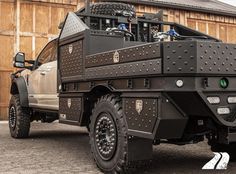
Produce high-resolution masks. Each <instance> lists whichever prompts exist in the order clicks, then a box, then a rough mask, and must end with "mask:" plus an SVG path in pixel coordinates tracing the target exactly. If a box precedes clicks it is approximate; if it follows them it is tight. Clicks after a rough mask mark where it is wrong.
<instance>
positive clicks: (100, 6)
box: [91, 2, 136, 17]
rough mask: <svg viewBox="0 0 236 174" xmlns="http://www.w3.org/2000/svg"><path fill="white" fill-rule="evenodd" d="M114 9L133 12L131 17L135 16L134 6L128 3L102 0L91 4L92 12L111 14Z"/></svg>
mask: <svg viewBox="0 0 236 174" xmlns="http://www.w3.org/2000/svg"><path fill="white" fill-rule="evenodd" d="M115 11H127V12H132V13H133V14H134V16H133V17H135V16H136V12H135V7H134V6H133V5H130V4H124V3H115V2H113V3H112V2H103V3H95V4H92V5H91V13H92V14H97V15H108V16H113V15H115V13H114V12H115Z"/></svg>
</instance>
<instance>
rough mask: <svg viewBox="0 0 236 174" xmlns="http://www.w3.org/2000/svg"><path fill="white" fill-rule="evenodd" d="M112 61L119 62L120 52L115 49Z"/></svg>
mask: <svg viewBox="0 0 236 174" xmlns="http://www.w3.org/2000/svg"><path fill="white" fill-rule="evenodd" d="M113 62H114V63H119V62H120V54H119V52H118V51H116V52H115V53H114V55H113Z"/></svg>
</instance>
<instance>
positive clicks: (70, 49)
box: [69, 44, 73, 54]
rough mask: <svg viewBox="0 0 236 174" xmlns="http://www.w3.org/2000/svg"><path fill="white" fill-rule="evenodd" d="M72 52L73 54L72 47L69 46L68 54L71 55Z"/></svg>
mask: <svg viewBox="0 0 236 174" xmlns="http://www.w3.org/2000/svg"><path fill="white" fill-rule="evenodd" d="M72 52H73V45H72V44H70V45H69V53H70V54H71V53H72Z"/></svg>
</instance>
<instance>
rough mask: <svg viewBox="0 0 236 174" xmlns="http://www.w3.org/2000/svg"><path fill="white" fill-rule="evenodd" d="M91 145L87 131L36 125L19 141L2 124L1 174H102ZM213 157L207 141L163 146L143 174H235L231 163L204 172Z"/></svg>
mask: <svg viewBox="0 0 236 174" xmlns="http://www.w3.org/2000/svg"><path fill="white" fill-rule="evenodd" d="M88 142H89V137H88V133H87V131H86V129H82V128H79V127H74V126H67V125H62V124H59V123H52V124H41V123H33V124H32V128H31V133H30V138H28V139H24V140H16V139H12V138H11V137H10V135H9V130H8V125H7V123H0V173H9V174H15V173H22V174H25V173H26V174H27V173H29V174H36V173H37V174H38V173H43V174H51V173H52V174H54V173H56V174H64V173H65V174H67V173H68V174H70V173H77V174H97V173H100V172H99V170H98V169H97V167H96V165H95V163H94V161H93V159H92V156H91V155H90V147H89V143H88ZM213 156H214V155H213V153H212V152H211V151H210V149H209V146H207V143H206V142H202V143H199V144H195V145H186V146H175V145H169V144H162V145H159V146H155V147H154V153H153V164H152V165H151V167H150V168H149V169H148V170H146V171H141V172H140V173H145V174H156V173H164V174H165V173H168V174H169V173H173V174H174V173H176V174H177V173H179V174H183V173H194V174H195V173H197V174H198V173H232V174H233V173H236V163H234V162H230V163H229V166H228V169H227V170H221V171H209V170H208V171H203V170H201V168H202V167H203V166H204V164H205V163H207V162H208V161H209V160H210V159H211V158H212V157H213ZM136 173H137V172H136Z"/></svg>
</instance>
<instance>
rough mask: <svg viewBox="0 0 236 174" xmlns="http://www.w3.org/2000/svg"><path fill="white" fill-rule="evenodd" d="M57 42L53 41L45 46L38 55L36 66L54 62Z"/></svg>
mask: <svg viewBox="0 0 236 174" xmlns="http://www.w3.org/2000/svg"><path fill="white" fill-rule="evenodd" d="M56 43H57V40H53V41H51V42H49V43H48V44H47V46H46V47H45V48H44V49H43V51H42V52H41V53H40V54H39V56H38V59H37V63H38V66H40V65H42V64H45V63H48V62H51V61H54V60H56V58H57V44H56Z"/></svg>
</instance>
